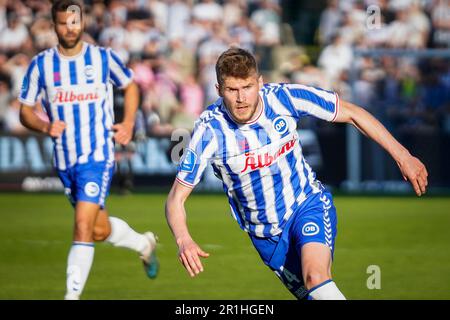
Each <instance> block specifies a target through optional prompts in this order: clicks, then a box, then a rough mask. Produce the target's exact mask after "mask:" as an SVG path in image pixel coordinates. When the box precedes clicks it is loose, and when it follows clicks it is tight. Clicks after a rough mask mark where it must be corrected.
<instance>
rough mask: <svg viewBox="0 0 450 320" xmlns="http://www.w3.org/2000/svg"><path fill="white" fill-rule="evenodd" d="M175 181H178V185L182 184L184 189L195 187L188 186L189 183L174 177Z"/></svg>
mask: <svg viewBox="0 0 450 320" xmlns="http://www.w3.org/2000/svg"><path fill="white" fill-rule="evenodd" d="M175 180H176V181H178V182H179V183H180V184H182V185H183V186H185V187H188V188H194V187H195V185H193V184H190V183H189V182H186V181H183V180H181V179H180V178H179V177H176V178H175Z"/></svg>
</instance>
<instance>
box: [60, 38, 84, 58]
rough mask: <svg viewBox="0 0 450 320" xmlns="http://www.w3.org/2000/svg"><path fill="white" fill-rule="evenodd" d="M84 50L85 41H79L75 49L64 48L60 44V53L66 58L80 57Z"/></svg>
mask: <svg viewBox="0 0 450 320" xmlns="http://www.w3.org/2000/svg"><path fill="white" fill-rule="evenodd" d="M81 50H83V41H79V42H78V43H77V44H76V45H75V46H74V47H73V48H64V47H63V46H61V44H58V52H59V53H60V54H61V55H63V56H65V57H72V56H76V55H78V54H79V53H80V52H81Z"/></svg>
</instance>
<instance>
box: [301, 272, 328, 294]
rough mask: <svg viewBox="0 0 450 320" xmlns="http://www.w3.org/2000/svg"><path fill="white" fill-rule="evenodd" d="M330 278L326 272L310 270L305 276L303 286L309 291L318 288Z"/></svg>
mask: <svg viewBox="0 0 450 320" xmlns="http://www.w3.org/2000/svg"><path fill="white" fill-rule="evenodd" d="M330 278H331V277H330V275H329V274H328V273H327V272H321V271H316V270H311V271H308V272H306V274H305V284H306V288H307V289H308V290H310V289H311V288H314V287H316V286H318V285H319V284H321V283H323V282H325V281H327V280H329V279H330Z"/></svg>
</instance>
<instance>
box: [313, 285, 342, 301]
mask: <svg viewBox="0 0 450 320" xmlns="http://www.w3.org/2000/svg"><path fill="white" fill-rule="evenodd" d="M309 295H310V297H312V299H313V300H346V299H345V297H344V295H343V294H342V293H341V291H339V289H338V287H336V284H335V283H334V282H333V280H327V281H324V282H322V283H321V284H319V285H317V286H315V287H314V288H312V289H311V290H309Z"/></svg>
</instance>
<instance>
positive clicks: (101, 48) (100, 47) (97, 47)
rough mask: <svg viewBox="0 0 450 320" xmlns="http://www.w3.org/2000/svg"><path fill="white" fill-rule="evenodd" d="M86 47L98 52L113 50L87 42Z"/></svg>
mask: <svg viewBox="0 0 450 320" xmlns="http://www.w3.org/2000/svg"><path fill="white" fill-rule="evenodd" d="M86 45H87V47H88V48H89V49H90V50H96V51H100V52H108V51H110V50H111V48H109V47H103V46H100V45H98V44H96V43H90V42H86Z"/></svg>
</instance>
